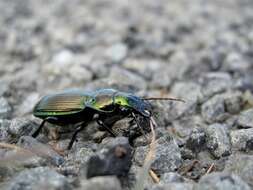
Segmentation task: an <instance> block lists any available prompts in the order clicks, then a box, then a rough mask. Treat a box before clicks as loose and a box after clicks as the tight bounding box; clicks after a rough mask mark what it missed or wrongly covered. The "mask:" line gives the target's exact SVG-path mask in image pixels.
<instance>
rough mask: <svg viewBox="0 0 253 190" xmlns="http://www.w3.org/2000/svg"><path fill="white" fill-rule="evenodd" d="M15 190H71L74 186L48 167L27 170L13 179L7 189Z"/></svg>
mask: <svg viewBox="0 0 253 190" xmlns="http://www.w3.org/2000/svg"><path fill="white" fill-rule="evenodd" d="M15 189H23V190H30V189H38V190H43V189H51V190H57V189H62V190H69V189H72V186H71V185H70V184H69V183H68V180H67V178H66V177H65V176H63V175H61V174H59V173H57V172H55V171H54V170H52V169H50V168H48V167H37V168H33V169H26V170H24V171H22V172H20V173H19V174H18V175H17V176H16V177H14V178H12V179H11V180H10V182H9V184H8V185H7V187H6V190H15Z"/></svg>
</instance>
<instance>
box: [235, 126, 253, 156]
mask: <svg viewBox="0 0 253 190" xmlns="http://www.w3.org/2000/svg"><path fill="white" fill-rule="evenodd" d="M230 138H231V144H232V147H233V148H234V149H236V150H242V151H246V150H253V128H249V129H240V130H234V131H231V132H230Z"/></svg>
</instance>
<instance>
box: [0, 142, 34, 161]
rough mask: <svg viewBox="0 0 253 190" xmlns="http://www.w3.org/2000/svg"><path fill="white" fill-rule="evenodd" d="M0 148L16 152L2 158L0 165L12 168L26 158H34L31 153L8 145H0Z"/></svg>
mask: <svg viewBox="0 0 253 190" xmlns="http://www.w3.org/2000/svg"><path fill="white" fill-rule="evenodd" d="M0 148H8V149H15V150H16V151H17V153H16V154H14V155H9V156H6V157H4V158H1V159H0V165H5V166H6V165H10V166H14V165H15V164H17V163H18V162H23V161H25V160H27V159H28V158H30V157H32V156H35V154H34V153H33V152H31V151H30V150H27V149H24V148H21V147H19V146H16V145H13V144H8V143H0Z"/></svg>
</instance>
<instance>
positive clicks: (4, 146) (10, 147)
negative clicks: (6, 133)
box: [0, 142, 32, 153]
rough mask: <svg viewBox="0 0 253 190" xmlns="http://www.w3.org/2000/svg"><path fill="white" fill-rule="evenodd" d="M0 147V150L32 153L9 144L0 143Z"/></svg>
mask: <svg viewBox="0 0 253 190" xmlns="http://www.w3.org/2000/svg"><path fill="white" fill-rule="evenodd" d="M0 147H1V148H9V149H16V150H17V151H22V152H29V153H32V152H31V151H29V150H27V149H25V148H21V147H19V146H17V145H14V144H9V143H3V142H0Z"/></svg>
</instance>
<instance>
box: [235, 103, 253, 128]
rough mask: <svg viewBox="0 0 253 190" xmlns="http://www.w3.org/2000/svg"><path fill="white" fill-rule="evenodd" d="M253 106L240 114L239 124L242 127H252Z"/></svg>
mask: <svg viewBox="0 0 253 190" xmlns="http://www.w3.org/2000/svg"><path fill="white" fill-rule="evenodd" d="M252 114H253V108H251V109H248V110H245V111H243V112H241V113H240V114H239V117H238V120H237V126H238V127H240V128H251V127H253V117H252Z"/></svg>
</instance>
